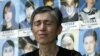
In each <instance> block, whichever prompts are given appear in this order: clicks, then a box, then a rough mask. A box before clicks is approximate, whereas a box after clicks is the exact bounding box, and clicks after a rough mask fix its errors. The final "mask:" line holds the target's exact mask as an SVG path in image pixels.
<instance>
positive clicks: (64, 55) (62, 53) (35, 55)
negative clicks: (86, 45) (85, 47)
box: [22, 47, 81, 56]
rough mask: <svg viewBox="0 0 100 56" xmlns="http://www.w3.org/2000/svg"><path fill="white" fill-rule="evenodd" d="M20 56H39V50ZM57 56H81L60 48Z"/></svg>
mask: <svg viewBox="0 0 100 56" xmlns="http://www.w3.org/2000/svg"><path fill="white" fill-rule="evenodd" d="M76 54H77V55H76ZM22 56H39V49H37V50H35V51H33V52H30V53H27V54H24V55H22ZM57 56H81V54H80V53H78V52H76V51H73V50H72V51H71V50H67V49H64V48H62V47H59V51H58V53H57Z"/></svg>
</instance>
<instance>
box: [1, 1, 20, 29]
mask: <svg viewBox="0 0 100 56" xmlns="http://www.w3.org/2000/svg"><path fill="white" fill-rule="evenodd" d="M14 10H15V9H14V8H12V3H11V1H8V2H7V3H6V4H5V6H4V10H3V21H4V22H3V26H2V31H6V30H13V29H17V28H18V26H17V24H16V22H15V20H14V17H15V11H14Z"/></svg>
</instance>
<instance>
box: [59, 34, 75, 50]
mask: <svg viewBox="0 0 100 56" xmlns="http://www.w3.org/2000/svg"><path fill="white" fill-rule="evenodd" d="M61 45H62V47H64V48H66V49H69V50H73V49H74V42H73V40H72V39H71V37H70V36H65V37H64V38H63V39H62V43H61Z"/></svg>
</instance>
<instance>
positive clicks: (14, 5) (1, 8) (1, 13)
mask: <svg viewBox="0 0 100 56" xmlns="http://www.w3.org/2000/svg"><path fill="white" fill-rule="evenodd" d="M98 2H100V1H99V0H95V1H92V0H89V1H88V0H87V1H85V2H84V3H83V2H82V0H75V1H74V0H71V1H70V0H29V1H27V0H17V1H14V0H0V31H7V30H14V29H23V28H30V27H31V24H30V20H31V15H32V12H34V10H35V9H36V8H38V7H40V6H51V7H59V9H60V10H61V12H62V15H63V22H62V23H64V24H66V23H67V25H66V26H68V27H71V28H73V27H75V26H76V28H80V27H81V26H82V27H83V28H84V26H86V25H87V26H89V27H90V25H94V26H95V27H99V26H100V22H99V21H100V10H99V9H100V7H99V4H98ZM53 3H54V4H53ZM81 3H82V4H83V5H81ZM88 4H91V5H90V6H89V5H88ZM94 5H95V6H94ZM88 6H89V8H90V9H89V8H88ZM70 24H71V26H70ZM72 26H73V27H72ZM94 26H93V27H94Z"/></svg>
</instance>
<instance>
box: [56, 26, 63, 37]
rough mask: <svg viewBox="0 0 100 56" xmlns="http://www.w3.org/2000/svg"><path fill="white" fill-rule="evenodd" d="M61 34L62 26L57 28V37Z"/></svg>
mask: <svg viewBox="0 0 100 56" xmlns="http://www.w3.org/2000/svg"><path fill="white" fill-rule="evenodd" d="M61 32H62V25H61V26H59V27H58V33H57V34H58V35H59V34H60V33H61Z"/></svg>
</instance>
